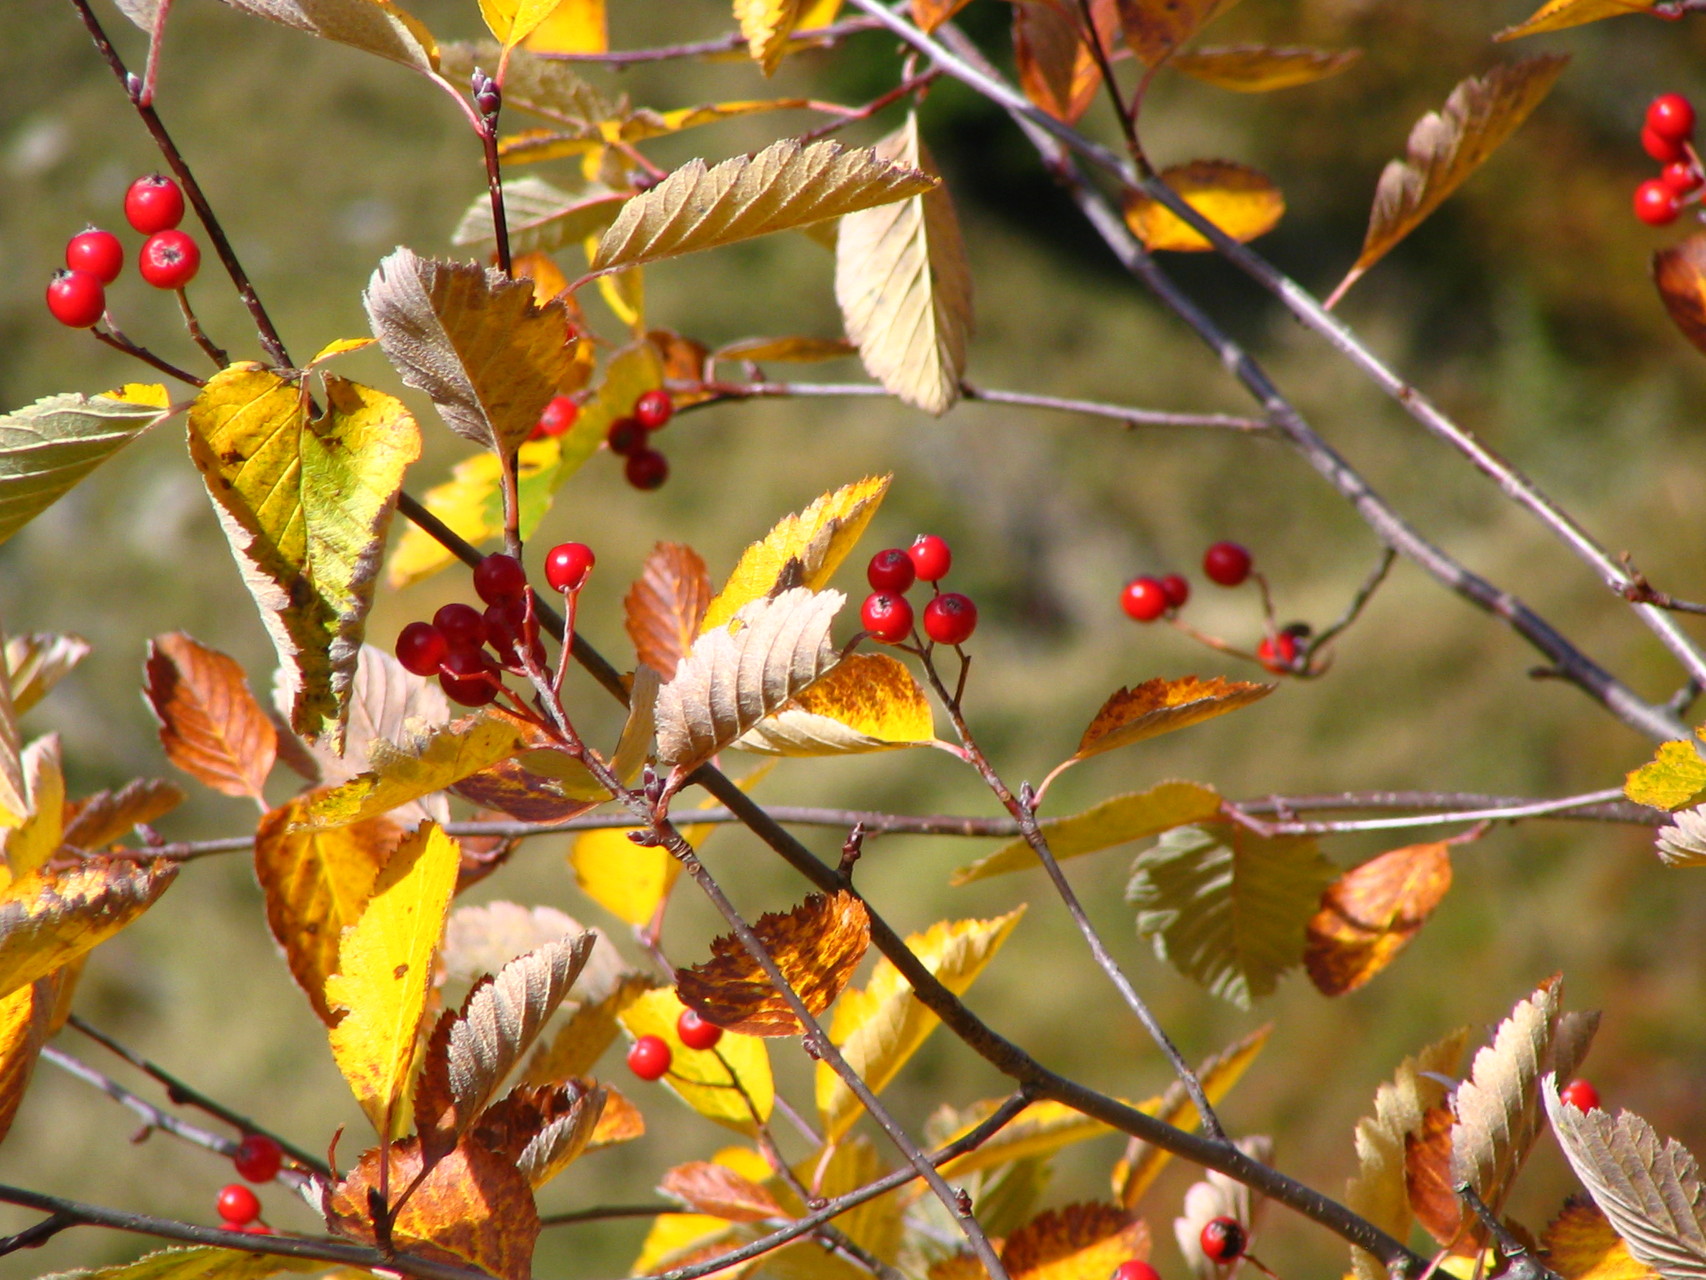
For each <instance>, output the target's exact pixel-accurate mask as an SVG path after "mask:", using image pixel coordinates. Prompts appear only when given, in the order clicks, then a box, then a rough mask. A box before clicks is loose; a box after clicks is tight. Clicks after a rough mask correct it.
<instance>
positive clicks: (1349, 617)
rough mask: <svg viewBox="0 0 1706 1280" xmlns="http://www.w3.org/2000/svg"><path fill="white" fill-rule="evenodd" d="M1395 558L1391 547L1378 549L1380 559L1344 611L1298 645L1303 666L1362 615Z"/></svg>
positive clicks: (1307, 664)
mask: <svg viewBox="0 0 1706 1280" xmlns="http://www.w3.org/2000/svg"><path fill="white" fill-rule="evenodd" d="M1397 559H1398V553H1397V552H1396V551H1394V550H1393V549H1392V548H1391V547H1382V548H1381V549H1380V559H1379V560H1377V561H1376V562H1375V565H1374V568H1373V570H1371V571H1370V573H1369V575H1368V577H1366V578H1364V579H1363V583H1362V585H1361V586H1360V587H1358V588H1357V590H1356V594H1355V595H1353V596H1352V597H1351V601H1350V603H1349V604H1348V605H1346V606H1345V611H1344V612H1343V613H1342V614H1340V615H1339V616H1338V618H1337V619H1336V620H1335V621H1334V622H1333V623H1332V624H1331V625H1330V626H1328V627H1327V629H1326V630H1324V631H1318V632H1316V633H1315V634H1314V635H1312V636H1309V637H1307V638H1306V639H1304V641H1303V643H1302V645H1301V646H1300V648H1301V650H1302V662H1303V665H1304V667H1306V668H1309V667H1313V666H1314V665H1315V663H1314V658H1315V655H1316V654H1317V653H1318V652H1320V651H1321V650H1323V649H1325V648H1326V647H1327V644H1328V643H1329V642H1330V641H1332V640H1333V639H1335V638H1336V637H1337V636H1338V635H1339V633H1340V632H1342V631H1343V630H1344V629H1345V628H1346V627H1348V626H1350V625H1351V623H1353V622H1355V621H1356V620H1357V619H1358V618H1359V617H1361V616H1362V611H1363V610H1364V609H1365V608H1367V607H1368V602H1369V601H1370V600H1372V599H1373V598H1374V593H1375V592H1376V591H1378V590H1379V589H1380V584H1381V583H1383V582H1385V581H1386V575H1387V574H1388V573H1389V572H1390V571H1391V569H1392V564H1393V562H1394V561H1395V560H1397Z"/></svg>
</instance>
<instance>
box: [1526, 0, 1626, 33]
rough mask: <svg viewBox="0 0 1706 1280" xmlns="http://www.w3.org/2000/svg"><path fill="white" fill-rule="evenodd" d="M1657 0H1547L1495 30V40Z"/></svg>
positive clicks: (1612, 13) (1614, 15)
mask: <svg viewBox="0 0 1706 1280" xmlns="http://www.w3.org/2000/svg"><path fill="white" fill-rule="evenodd" d="M1657 5H1658V0H1547V2H1546V3H1545V4H1543V5H1541V6H1540V7H1539V8H1538V9H1536V10H1535V11H1534V12H1533V13H1531V14H1530V15H1529V16H1528V17H1527V18H1526V19H1524V20H1523V21H1522V22H1519V23H1517V24H1516V25H1515V26H1514V27H1506V28H1505V29H1504V30H1503V31H1499V32H1496V33H1494V35H1493V39H1495V40H1514V39H1516V38H1517V37H1518V36H1533V35H1539V34H1540V33H1541V32H1542V31H1562V30H1563V29H1564V28H1565V27H1579V26H1581V25H1582V23H1584V22H1598V21H1599V20H1600V19H1602V18H1618V17H1622V16H1623V15H1625V14H1630V13H1650V12H1652V10H1653V9H1654V8H1656V7H1657Z"/></svg>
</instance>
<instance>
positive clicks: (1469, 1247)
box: [1404, 1099, 1481, 1258]
mask: <svg viewBox="0 0 1706 1280" xmlns="http://www.w3.org/2000/svg"><path fill="white" fill-rule="evenodd" d="M1456 1122H1457V1116H1456V1113H1455V1112H1453V1110H1452V1107H1451V1102H1450V1100H1449V1099H1447V1100H1446V1101H1445V1102H1441V1103H1438V1104H1437V1105H1435V1106H1431V1107H1429V1108H1428V1109H1427V1110H1426V1111H1425V1112H1423V1113H1422V1122H1421V1124H1420V1125H1419V1126H1417V1128H1416V1130H1415V1131H1414V1132H1412V1133H1408V1134H1405V1135H1404V1191H1405V1194H1406V1195H1407V1196H1408V1197H1409V1200H1410V1208H1411V1209H1412V1210H1413V1211H1414V1212H1415V1215H1416V1221H1417V1222H1419V1223H1420V1224H1421V1226H1422V1230H1424V1231H1426V1232H1427V1233H1428V1234H1429V1235H1430V1236H1432V1237H1433V1238H1434V1242H1435V1243H1436V1244H1438V1245H1439V1246H1440V1247H1441V1248H1442V1249H1443V1250H1445V1251H1446V1252H1447V1253H1449V1254H1450V1255H1452V1256H1453V1257H1459V1258H1461V1257H1464V1256H1468V1257H1470V1258H1473V1257H1474V1256H1475V1255H1476V1254H1478V1253H1480V1251H1481V1250H1480V1246H1479V1245H1478V1244H1477V1243H1476V1242H1475V1240H1474V1238H1473V1234H1472V1233H1469V1232H1465V1231H1464V1230H1463V1201H1462V1200H1460V1199H1459V1198H1458V1196H1457V1191H1456V1184H1455V1182H1454V1180H1453V1178H1452V1172H1451V1129H1452V1126H1453V1125H1454V1124H1456Z"/></svg>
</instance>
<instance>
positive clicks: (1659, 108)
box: [1646, 93, 1694, 142]
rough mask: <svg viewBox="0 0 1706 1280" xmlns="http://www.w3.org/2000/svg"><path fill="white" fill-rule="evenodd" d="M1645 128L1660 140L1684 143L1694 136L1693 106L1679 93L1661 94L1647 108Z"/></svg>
mask: <svg viewBox="0 0 1706 1280" xmlns="http://www.w3.org/2000/svg"><path fill="white" fill-rule="evenodd" d="M1646 127H1647V128H1648V129H1649V130H1651V131H1652V132H1653V133H1656V134H1658V135H1659V137H1661V138H1669V139H1670V140H1671V141H1672V142H1686V141H1688V139H1689V138H1691V137H1693V136H1694V104H1693V103H1691V102H1690V101H1689V100H1688V99H1687V98H1685V97H1683V96H1682V95H1681V94H1680V93H1661V94H1660V95H1659V96H1658V97H1656V98H1654V99H1653V100H1652V102H1651V103H1649V104H1648V106H1647V121H1646Z"/></svg>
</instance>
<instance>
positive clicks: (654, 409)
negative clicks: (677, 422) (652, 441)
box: [634, 387, 675, 431]
mask: <svg viewBox="0 0 1706 1280" xmlns="http://www.w3.org/2000/svg"><path fill="white" fill-rule="evenodd" d="M674 416H675V401H673V400H671V399H670V398H669V392H667V391H665V390H664V389H663V388H662V387H653V388H652V389H651V390H650V391H642V392H641V393H640V398H639V399H638V400H636V401H634V418H635V420H636V421H638V422H639V424H640V425H641V426H642V427H644V428H645V429H646V430H647V431H659V430H662V429H663V428H664V427H666V426H668V425H669V420H670V419H671V418H672V417H674Z"/></svg>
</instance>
